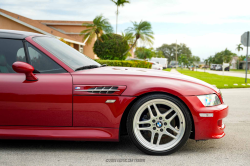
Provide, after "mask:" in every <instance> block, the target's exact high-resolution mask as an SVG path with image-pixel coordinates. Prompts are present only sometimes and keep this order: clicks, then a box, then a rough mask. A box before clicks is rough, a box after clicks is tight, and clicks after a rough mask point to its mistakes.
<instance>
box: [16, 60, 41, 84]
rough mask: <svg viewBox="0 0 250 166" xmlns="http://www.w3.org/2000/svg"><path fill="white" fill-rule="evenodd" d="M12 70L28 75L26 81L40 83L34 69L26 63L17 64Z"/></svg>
mask: <svg viewBox="0 0 250 166" xmlns="http://www.w3.org/2000/svg"><path fill="white" fill-rule="evenodd" d="M12 68H13V70H14V71H15V72H17V73H24V74H25V75H26V81H38V78H37V77H36V76H35V74H34V73H33V71H34V67H33V66H31V65H30V64H28V63H25V62H19V61H17V62H15V63H13V65H12Z"/></svg>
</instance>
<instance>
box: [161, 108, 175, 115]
mask: <svg viewBox="0 0 250 166" xmlns="http://www.w3.org/2000/svg"><path fill="white" fill-rule="evenodd" d="M173 110H174V109H173V108H171V109H170V110H168V111H167V112H166V113H165V114H163V116H164V117H166V116H167V115H168V114H170V113H171V112H172V111H173Z"/></svg>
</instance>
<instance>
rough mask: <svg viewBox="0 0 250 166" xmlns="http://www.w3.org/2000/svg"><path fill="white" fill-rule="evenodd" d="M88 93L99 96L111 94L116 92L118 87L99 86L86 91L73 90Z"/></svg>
mask: <svg viewBox="0 0 250 166" xmlns="http://www.w3.org/2000/svg"><path fill="white" fill-rule="evenodd" d="M75 91H82V92H89V93H99V94H112V93H115V92H118V91H120V90H118V86H100V87H95V88H89V89H87V90H75Z"/></svg>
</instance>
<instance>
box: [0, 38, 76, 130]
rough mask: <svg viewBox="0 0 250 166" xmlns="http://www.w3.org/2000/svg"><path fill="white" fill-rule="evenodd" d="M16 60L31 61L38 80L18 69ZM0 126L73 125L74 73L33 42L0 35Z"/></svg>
mask: <svg viewBox="0 0 250 166" xmlns="http://www.w3.org/2000/svg"><path fill="white" fill-rule="evenodd" d="M15 61H23V62H26V63H30V64H31V65H32V66H33V67H34V68H35V72H36V76H37V78H38V81H26V77H25V74H23V73H15V72H14V71H13V70H12V68H11V66H12V64H13V63H14V62H15ZM0 126H72V77H71V74H70V73H68V72H67V71H66V70H65V69H64V68H62V67H61V66H60V65H59V64H57V63H56V62H55V61H53V60H52V59H51V58H50V57H48V56H47V55H46V54H44V53H43V52H41V51H40V50H38V49H37V48H35V47H34V46H33V45H31V44H29V43H26V44H25V42H24V41H22V40H14V39H0Z"/></svg>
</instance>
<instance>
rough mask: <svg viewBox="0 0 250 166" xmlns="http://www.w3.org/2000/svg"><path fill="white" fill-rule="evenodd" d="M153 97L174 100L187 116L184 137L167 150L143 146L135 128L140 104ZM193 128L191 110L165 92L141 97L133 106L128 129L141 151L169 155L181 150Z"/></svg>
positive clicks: (128, 120)
mask: <svg viewBox="0 0 250 166" xmlns="http://www.w3.org/2000/svg"><path fill="white" fill-rule="evenodd" d="M153 99H165V100H169V101H170V102H173V103H174V104H175V105H177V106H178V107H179V108H180V110H181V111H182V113H183V115H184V118H185V123H186V126H185V133H184V135H183V137H182V139H181V140H180V141H179V142H178V143H177V144H176V145H175V146H174V147H172V148H170V149H167V150H165V151H154V150H152V149H148V148H147V147H145V146H143V145H142V144H141V143H140V142H139V141H138V140H137V138H136V136H135V134H134V130H133V121H134V116H135V114H136V112H137V111H138V109H139V108H140V106H141V105H142V104H144V103H145V102H148V101H150V100H153ZM191 129H192V121H191V115H190V112H189V111H188V109H187V107H186V106H185V105H184V104H183V103H182V102H181V101H180V100H179V99H177V98H175V97H172V96H169V95H163V94H152V95H147V96H144V97H143V98H140V99H139V100H138V101H137V102H136V103H135V104H134V105H133V106H132V108H131V110H130V112H129V115H128V119H127V130H128V135H129V137H130V138H131V140H132V142H133V143H134V144H135V145H136V146H137V148H139V149H140V150H141V151H143V152H144V153H146V154H150V155H168V154H171V153H174V152H176V151H177V150H179V149H180V148H181V147H182V146H183V145H184V144H185V143H186V142H187V140H188V138H189V136H190V133H191Z"/></svg>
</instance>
